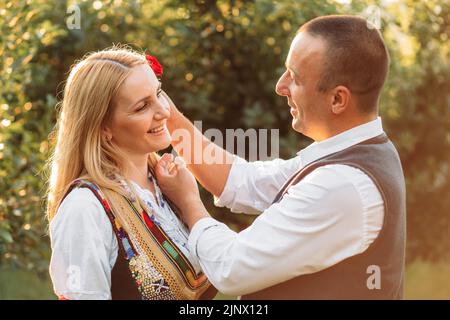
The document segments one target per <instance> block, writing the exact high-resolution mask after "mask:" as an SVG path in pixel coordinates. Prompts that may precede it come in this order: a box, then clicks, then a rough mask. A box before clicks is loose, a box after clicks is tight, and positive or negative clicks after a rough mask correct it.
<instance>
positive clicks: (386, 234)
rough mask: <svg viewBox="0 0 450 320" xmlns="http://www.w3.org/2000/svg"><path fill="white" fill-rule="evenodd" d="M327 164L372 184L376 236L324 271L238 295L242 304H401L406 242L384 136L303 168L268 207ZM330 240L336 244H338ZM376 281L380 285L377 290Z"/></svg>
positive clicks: (401, 185)
mask: <svg viewBox="0 0 450 320" xmlns="http://www.w3.org/2000/svg"><path fill="white" fill-rule="evenodd" d="M329 164H344V165H349V166H352V167H355V168H358V169H360V170H362V171H363V172H364V173H366V174H367V175H368V176H369V177H370V178H371V179H372V180H373V182H374V183H375V185H376V186H377V188H378V190H379V191H380V193H381V196H382V198H383V200H384V221H383V226H382V229H381V231H380V233H379V234H378V237H377V238H376V239H375V241H374V242H373V243H372V244H371V245H370V246H369V248H368V249H367V250H366V251H364V252H363V253H361V254H358V255H355V256H352V257H350V258H347V259H345V260H344V261H341V262H339V263H337V264H336V265H334V266H331V267H329V268H327V269H325V270H322V271H319V272H316V273H312V274H307V275H301V276H299V277H297V278H294V279H291V280H288V281H285V282H283V283H279V284H277V285H274V286H272V287H269V288H266V289H263V290H261V291H258V292H254V293H251V294H248V295H245V296H242V299H244V300H245V299H401V298H402V297H403V277H404V261H405V242H406V241H405V240H406V201H405V196H406V194H405V181H404V176H403V170H402V166H401V163H400V158H399V156H398V153H397V150H396V149H395V147H394V145H393V144H392V142H391V141H390V140H389V139H388V137H387V136H386V135H385V134H381V135H379V136H377V137H375V138H372V139H369V140H366V141H363V142H361V143H359V144H357V145H354V146H351V147H349V148H347V149H345V150H342V151H339V152H336V153H334V154H331V155H328V156H325V157H323V158H321V159H319V160H317V161H315V162H312V163H311V164H309V165H307V166H306V167H304V168H303V169H301V170H300V171H298V172H297V173H296V174H294V175H293V176H292V177H291V178H290V179H289V180H288V181H287V182H286V184H285V185H284V186H283V187H282V188H281V190H280V192H279V193H278V195H277V196H276V198H275V200H274V203H275V202H279V201H280V200H281V199H282V198H283V196H284V194H286V192H287V191H288V189H289V187H291V186H293V185H295V184H297V183H298V182H299V181H301V180H302V179H303V178H304V177H306V176H307V175H308V174H309V173H311V172H312V171H313V170H315V169H317V168H318V167H321V166H325V165H329ZM343 201H345V199H343ZM299 214H301V213H299ZM330 241H339V239H334V240H330ZM298 250H302V248H299V249H298ZM294 254H295V253H294ZM378 279H379V280H380V281H381V282H380V283H379V284H381V286H379V288H378V282H377V280H378Z"/></svg>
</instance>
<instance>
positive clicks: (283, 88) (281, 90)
mask: <svg viewBox="0 0 450 320" xmlns="http://www.w3.org/2000/svg"><path fill="white" fill-rule="evenodd" d="M286 82H287V81H286V72H285V73H283V75H282V76H281V77H280V79H279V80H278V82H277V85H276V86H275V92H276V93H277V94H278V95H280V96H283V97H286V96H289V89H288V87H287V83H286Z"/></svg>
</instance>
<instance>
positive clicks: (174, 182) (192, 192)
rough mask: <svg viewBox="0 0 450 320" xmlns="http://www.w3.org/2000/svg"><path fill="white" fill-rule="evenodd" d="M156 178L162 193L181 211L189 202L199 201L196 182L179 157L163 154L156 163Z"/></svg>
mask: <svg viewBox="0 0 450 320" xmlns="http://www.w3.org/2000/svg"><path fill="white" fill-rule="evenodd" d="M155 172H156V178H157V180H158V184H159V186H160V188H161V190H162V192H163V193H164V194H165V195H166V196H167V197H168V198H169V199H170V200H171V201H172V202H174V203H175V205H176V206H177V207H179V208H180V210H183V208H184V207H186V206H187V204H189V203H190V202H193V201H201V200H200V193H199V191H198V185H197V181H196V180H195V177H194V176H193V175H192V173H191V172H190V171H189V170H188V169H187V168H186V164H185V163H184V161H183V159H182V158H180V157H177V158H175V159H174V158H173V155H171V154H168V153H165V154H164V155H163V156H162V157H161V159H160V160H159V161H158V163H157V165H156V168H155Z"/></svg>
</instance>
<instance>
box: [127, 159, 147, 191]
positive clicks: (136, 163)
mask: <svg viewBox="0 0 450 320" xmlns="http://www.w3.org/2000/svg"><path fill="white" fill-rule="evenodd" d="M128 160H129V161H128V164H127V166H126V168H125V172H126V174H125V177H126V178H127V179H130V180H132V181H134V182H136V183H137V184H138V185H139V186H140V187H142V188H145V189H150V190H151V191H153V185H152V183H151V182H150V180H149V179H148V170H149V169H148V155H141V156H132V157H129V158H128Z"/></svg>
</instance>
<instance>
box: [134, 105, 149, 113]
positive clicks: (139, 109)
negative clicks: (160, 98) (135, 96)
mask: <svg viewBox="0 0 450 320" xmlns="http://www.w3.org/2000/svg"><path fill="white" fill-rule="evenodd" d="M147 106H148V104H147V103H146V104H144V105H142V106H141V107H139V108H137V109H136V111H137V112H139V111H142V110H144V109H145V108H147Z"/></svg>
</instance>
